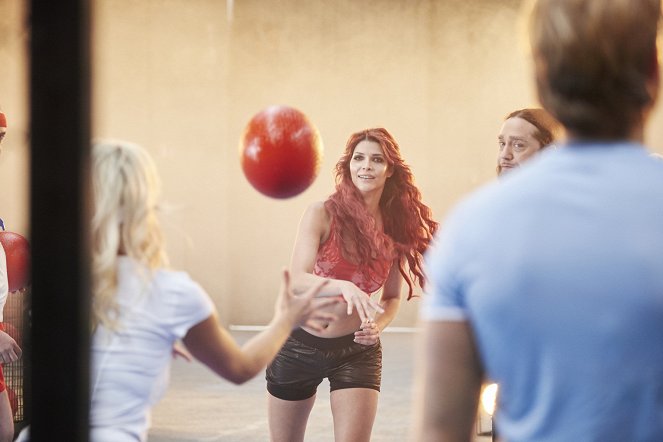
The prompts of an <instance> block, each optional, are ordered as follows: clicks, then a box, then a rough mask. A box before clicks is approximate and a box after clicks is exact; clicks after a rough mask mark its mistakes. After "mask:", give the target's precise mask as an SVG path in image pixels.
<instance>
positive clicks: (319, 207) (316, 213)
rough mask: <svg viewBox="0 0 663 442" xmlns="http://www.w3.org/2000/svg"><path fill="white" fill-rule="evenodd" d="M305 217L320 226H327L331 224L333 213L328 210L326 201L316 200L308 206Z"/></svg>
mask: <svg viewBox="0 0 663 442" xmlns="http://www.w3.org/2000/svg"><path fill="white" fill-rule="evenodd" d="M304 218H306V219H307V220H309V222H312V223H315V224H317V225H320V226H324V227H327V226H329V224H331V220H332V217H331V214H330V213H329V211H327V207H326V206H325V201H315V202H313V203H311V204H309V206H308V207H307V208H306V211H305V212H304Z"/></svg>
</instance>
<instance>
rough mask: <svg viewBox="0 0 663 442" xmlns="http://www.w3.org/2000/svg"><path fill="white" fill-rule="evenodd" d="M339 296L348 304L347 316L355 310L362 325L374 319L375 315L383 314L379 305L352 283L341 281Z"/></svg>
mask: <svg viewBox="0 0 663 442" xmlns="http://www.w3.org/2000/svg"><path fill="white" fill-rule="evenodd" d="M341 294H342V296H343V299H344V300H345V302H347V304H348V310H347V311H348V315H351V314H352V311H353V310H357V314H358V315H359V319H361V322H362V323H364V322H368V321H372V320H373V319H375V314H376V313H384V309H383V308H382V307H381V306H380V304H378V303H377V302H375V301H374V300H373V299H371V297H370V295H368V294H367V293H365V292H363V291H362V290H361V289H360V288H359V287H357V286H356V285H355V284H354V283H353V282H350V281H343V285H342V286H341Z"/></svg>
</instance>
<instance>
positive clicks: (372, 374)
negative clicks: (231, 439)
mask: <svg viewBox="0 0 663 442" xmlns="http://www.w3.org/2000/svg"><path fill="white" fill-rule="evenodd" d="M265 377H266V379H267V391H269V393H270V394H271V395H272V396H275V397H277V398H279V399H284V400H286V401H301V400H304V399H308V398H310V397H312V396H313V395H314V394H315V392H316V390H317V388H318V385H320V383H321V382H322V380H323V379H324V378H328V379H329V386H330V391H334V390H340V389H343V388H371V389H373V390H377V391H380V381H381V380H382V345H381V344H380V342H379V341H378V343H377V344H375V345H372V346H366V345H362V344H357V343H356V342H354V334H351V335H346V336H340V337H338V338H320V337H317V336H314V335H312V334H310V333H307V332H306V331H304V330H302V329H297V330H295V331H293V332H292V334H291V335H290V337H289V338H288V340H287V341H286V343H285V344H284V345H283V348H281V350H280V351H279V353H278V354H277V355H276V357H275V358H274V360H273V361H272V363H271V364H270V365H269V366H268V367H267V374H266V376H265Z"/></svg>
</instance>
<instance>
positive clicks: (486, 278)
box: [421, 143, 663, 442]
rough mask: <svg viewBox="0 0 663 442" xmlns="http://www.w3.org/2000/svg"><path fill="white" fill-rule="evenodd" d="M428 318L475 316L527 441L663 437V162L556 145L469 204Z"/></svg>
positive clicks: (510, 414)
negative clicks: (552, 149) (558, 147)
mask: <svg viewBox="0 0 663 442" xmlns="http://www.w3.org/2000/svg"><path fill="white" fill-rule="evenodd" d="M426 261H427V268H428V276H429V278H430V280H431V284H430V287H431V288H430V290H429V292H428V293H427V295H426V296H425V297H424V302H423V304H422V308H421V317H422V319H424V320H430V321H439V320H442V321H444V320H452V321H458V320H461V321H469V323H470V324H471V327H472V329H473V332H474V334H475V339H476V343H477V346H478V350H479V352H480V354H481V358H482V362H483V364H484V368H485V369H486V374H487V376H488V377H489V378H490V379H492V380H495V381H496V382H498V383H499V385H500V393H499V401H498V412H497V416H496V419H497V420H496V424H497V428H498V429H499V432H500V435H501V436H503V437H504V438H505V439H506V440H509V441H511V442H513V441H559V442H568V441H629V442H633V441H661V440H663V162H661V161H660V160H657V159H654V158H651V157H650V156H649V155H648V152H647V151H646V150H645V149H644V148H643V147H642V146H640V145H637V144H628V143H614V144H605V145H592V144H580V143H577V144H571V145H568V146H565V147H563V148H561V149H558V150H554V151H547V152H544V153H542V154H540V155H539V156H538V157H537V158H535V159H532V160H531V161H530V162H528V164H527V165H525V167H523V168H522V169H521V170H518V171H514V172H512V173H510V174H509V175H508V176H505V177H504V178H503V179H501V180H500V181H499V182H496V183H493V184H491V185H488V186H486V187H485V188H483V189H481V190H480V191H478V192H477V193H476V194H474V195H473V196H471V197H470V198H468V199H466V200H465V201H463V202H462V203H461V204H459V206H458V207H456V209H454V211H453V213H452V214H451V215H450V217H449V218H448V220H447V221H446V222H445V223H444V225H443V226H442V229H441V234H440V236H439V238H438V242H437V244H436V246H435V248H434V249H433V250H432V251H431V252H430V253H429V255H428V256H427V257H426Z"/></svg>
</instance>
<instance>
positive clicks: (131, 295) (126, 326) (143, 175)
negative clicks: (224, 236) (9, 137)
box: [90, 141, 336, 442]
mask: <svg viewBox="0 0 663 442" xmlns="http://www.w3.org/2000/svg"><path fill="white" fill-rule="evenodd" d="M92 177H93V190H94V216H93V219H92V257H93V268H92V269H93V278H94V279H93V281H94V284H93V297H92V330H93V336H92V375H91V412H90V426H91V440H92V441H94V442H106V441H107V442H122V441H127V442H129V441H132V442H133V441H144V440H146V438H147V432H148V422H149V419H148V416H149V412H150V409H151V407H152V406H153V405H154V404H155V403H156V402H157V401H158V400H159V399H160V398H161V396H162V395H163V393H164V391H165V390H166V387H167V379H168V371H169V367H170V361H171V350H172V349H173V345H174V343H175V342H176V341H177V340H178V339H182V342H183V343H184V345H185V346H186V348H187V350H188V351H189V352H190V353H191V355H192V356H193V357H194V358H195V359H197V360H198V361H200V362H202V363H203V364H205V365H207V366H208V367H209V368H210V369H211V370H212V371H214V372H215V373H216V374H218V375H219V376H221V377H223V378H225V379H227V380H229V381H231V382H234V383H238V384H239V383H243V382H245V381H247V380H249V379H251V378H252V377H254V376H255V375H256V374H257V373H258V372H260V371H261V370H262V369H263V368H264V367H265V366H266V365H267V364H268V363H269V362H270V361H271V359H272V358H273V357H274V355H275V354H276V352H277V351H278V350H279V348H280V347H281V345H282V344H283V343H284V342H285V340H286V338H287V337H288V335H289V334H290V332H291V331H292V330H293V329H295V328H297V327H299V326H301V325H304V324H306V325H307V326H309V327H313V328H315V329H320V323H325V324H326V323H328V321H329V320H333V319H334V317H333V316H332V315H330V314H325V313H320V312H319V310H318V308H322V307H326V306H328V305H329V304H332V303H334V302H336V300H334V299H328V298H326V299H322V300H318V301H316V302H317V304H316V307H315V308H314V307H313V306H312V304H311V301H312V299H313V297H314V296H315V295H316V293H318V291H319V290H320V288H321V287H322V286H323V285H324V284H325V283H326V281H323V282H321V283H318V284H315V285H314V286H312V287H311V288H310V289H308V290H307V291H306V292H305V293H304V294H303V295H301V296H294V295H293V294H292V292H291V290H290V286H289V275H288V273H287V272H285V271H284V274H283V283H282V286H281V290H280V293H279V295H278V298H277V300H276V308H275V314H274V317H273V319H272V321H271V322H270V323H269V325H268V327H267V329H266V330H264V331H263V332H261V333H259V334H258V335H256V336H255V337H254V338H252V339H251V340H249V341H248V342H247V343H246V344H245V345H244V346H243V347H239V346H238V345H237V344H236V343H235V342H234V340H233V339H232V337H231V336H230V334H229V333H228V332H227V331H226V330H225V329H224V328H223V327H222V326H221V325H220V324H219V322H218V319H217V312H216V309H215V307H214V305H213V304H212V301H211V300H210V298H209V296H208V295H207V294H206V293H205V291H204V290H203V288H202V287H200V286H199V285H198V284H196V282H195V281H193V280H192V279H191V278H190V277H189V276H188V275H187V274H186V273H184V272H179V271H175V270H170V269H168V267H167V257H166V253H165V251H164V247H163V239H162V236H161V233H160V229H159V222H158V220H157V216H156V208H157V204H158V198H159V192H158V191H159V177H158V175H157V171H156V169H155V166H154V164H153V162H152V160H151V158H150V156H149V155H148V153H147V152H146V151H145V150H143V149H142V148H141V147H139V146H137V145H135V144H131V143H127V142H122V141H101V142H97V143H95V144H94V146H93V149H92ZM318 321H321V322H318Z"/></svg>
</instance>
